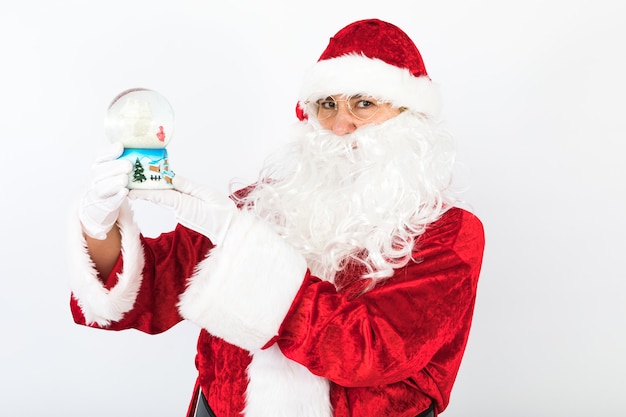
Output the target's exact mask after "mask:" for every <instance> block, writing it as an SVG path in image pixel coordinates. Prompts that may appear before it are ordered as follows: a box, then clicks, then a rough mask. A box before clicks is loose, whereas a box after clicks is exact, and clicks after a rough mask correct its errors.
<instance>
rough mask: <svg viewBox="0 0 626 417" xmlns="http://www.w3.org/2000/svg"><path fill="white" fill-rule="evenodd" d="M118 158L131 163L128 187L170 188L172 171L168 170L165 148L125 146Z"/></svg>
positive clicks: (145, 188)
mask: <svg viewBox="0 0 626 417" xmlns="http://www.w3.org/2000/svg"><path fill="white" fill-rule="evenodd" d="M119 159H127V160H129V161H130V162H131V163H132V164H133V169H132V170H131V172H130V174H129V175H128V188H129V189H139V190H162V189H172V188H174V186H173V185H172V179H173V178H174V172H172V171H171V170H170V166H169V161H168V157H167V149H165V148H160V149H141V148H126V149H124V153H122V155H121V156H120V157H119Z"/></svg>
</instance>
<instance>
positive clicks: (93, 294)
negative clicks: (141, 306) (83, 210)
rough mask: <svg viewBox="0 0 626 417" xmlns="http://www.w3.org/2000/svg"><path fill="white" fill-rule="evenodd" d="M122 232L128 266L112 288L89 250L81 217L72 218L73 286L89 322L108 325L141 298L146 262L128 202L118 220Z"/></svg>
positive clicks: (70, 283) (70, 251)
mask: <svg viewBox="0 0 626 417" xmlns="http://www.w3.org/2000/svg"><path fill="white" fill-rule="evenodd" d="M117 225H118V226H119V228H120V232H121V235H122V257H123V258H124V269H123V270H122V272H121V273H119V274H118V276H117V283H116V284H115V286H114V287H113V288H111V289H110V290H109V289H107V288H105V286H104V284H103V282H102V280H101V279H100V277H99V276H98V272H97V271H96V268H95V266H94V263H93V261H92V260H91V258H90V256H89V253H88V251H87V242H86V240H85V237H84V235H83V232H82V228H81V226H80V221H79V220H78V215H76V216H75V219H73V221H72V222H70V226H71V230H70V242H69V253H70V268H71V271H70V282H69V285H70V290H71V291H72V294H73V296H74V298H76V300H77V301H78V305H79V306H80V308H81V310H82V312H83V315H84V316H85V320H86V322H87V324H93V323H95V324H97V325H98V326H101V327H106V326H108V325H109V324H110V323H111V322H114V321H119V320H120V319H121V318H122V317H123V316H124V314H125V313H126V312H128V311H130V310H131V309H132V308H133V305H134V304H135V300H136V299H137V293H138V291H139V287H140V285H141V280H142V271H143V266H144V263H145V259H144V254H143V248H142V245H141V240H140V238H139V235H140V232H139V228H138V227H137V226H136V224H135V223H134V221H133V212H132V209H131V208H130V205H129V204H128V202H125V203H124V204H123V205H122V208H121V210H120V215H119V218H118V220H117Z"/></svg>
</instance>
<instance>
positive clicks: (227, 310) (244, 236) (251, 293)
mask: <svg viewBox="0 0 626 417" xmlns="http://www.w3.org/2000/svg"><path fill="white" fill-rule="evenodd" d="M306 270H307V265H306V261H305V260H304V258H303V257H302V255H301V254H299V253H298V252H297V251H296V250H295V249H294V248H293V247H291V246H290V245H289V244H287V243H286V242H285V241H284V240H283V239H282V238H281V237H280V236H278V235H277V234H276V233H275V232H274V231H273V230H272V229H271V228H270V226H269V225H268V224H267V223H265V222H264V221H261V220H259V219H258V218H257V217H255V216H254V215H253V214H251V213H248V212H238V213H237V215H236V216H235V217H234V218H233V221H232V222H231V224H230V227H229V229H228V233H227V234H226V237H225V239H224V242H223V243H222V244H221V245H220V246H218V247H216V248H214V249H213V250H212V251H211V252H210V253H209V256H208V257H207V258H206V259H204V260H203V261H202V262H200V263H199V264H198V268H197V272H196V273H195V274H194V275H193V276H192V277H191V279H190V281H189V285H188V287H187V289H186V290H185V292H184V293H183V294H182V295H181V297H180V302H179V311H180V313H181V315H182V316H183V317H185V318H186V319H188V320H190V321H192V322H194V323H196V324H198V325H199V326H201V327H203V328H204V329H206V330H207V331H208V332H209V333H211V334H212V335H214V336H217V337H220V338H222V339H224V340H226V341H227V342H229V343H231V344H233V345H236V346H239V347H241V348H244V349H246V350H249V351H253V350H258V349H260V348H261V347H263V346H264V345H265V344H266V343H267V342H268V341H269V340H271V339H272V338H273V337H274V336H276V335H277V333H278V329H279V327H280V325H281V323H282V322H283V320H284V318H285V316H286V315H287V312H288V310H289V307H290V306H291V304H292V302H293V300H294V298H295V296H296V294H297V293H298V290H299V289H300V286H301V285H302V281H303V279H304V276H305V273H306Z"/></svg>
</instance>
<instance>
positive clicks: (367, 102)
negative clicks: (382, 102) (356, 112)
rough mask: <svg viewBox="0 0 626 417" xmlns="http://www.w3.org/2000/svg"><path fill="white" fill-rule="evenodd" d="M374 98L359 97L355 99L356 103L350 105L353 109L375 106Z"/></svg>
mask: <svg viewBox="0 0 626 417" xmlns="http://www.w3.org/2000/svg"><path fill="white" fill-rule="evenodd" d="M376 106H377V104H376V100H374V99H371V98H359V99H358V100H356V103H354V105H353V106H352V108H354V109H357V108H358V109H367V108H369V107H376Z"/></svg>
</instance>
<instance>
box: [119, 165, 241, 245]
mask: <svg viewBox="0 0 626 417" xmlns="http://www.w3.org/2000/svg"><path fill="white" fill-rule="evenodd" d="M172 184H173V185H174V190H131V192H130V194H129V197H130V198H131V199H143V200H147V201H150V202H153V203H155V204H159V205H162V206H165V207H169V208H170V209H172V210H173V211H174V215H175V216H176V220H177V221H178V222H179V223H180V224H182V225H183V226H185V227H188V228H190V229H192V230H195V231H197V232H199V233H202V234H203V235H205V236H206V237H208V238H209V239H211V242H213V243H214V244H215V245H219V244H221V242H222V241H223V239H224V236H225V234H226V231H227V230H228V226H229V225H230V221H231V220H232V218H233V216H234V215H235V213H236V212H237V208H236V206H235V203H234V202H233V201H232V200H231V199H230V198H229V197H227V196H225V195H223V194H222V193H219V192H217V191H216V190H214V189H212V188H210V187H206V186H203V185H199V184H196V183H193V182H192V181H190V180H188V179H186V178H184V177H181V176H180V175H176V176H175V177H174V179H173V182H172Z"/></svg>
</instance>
